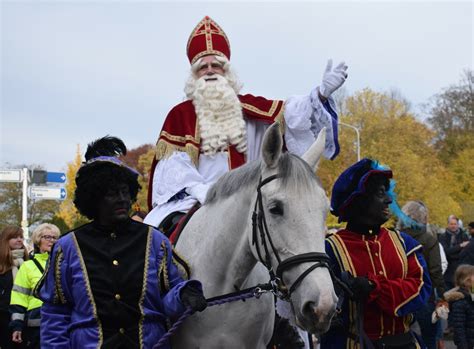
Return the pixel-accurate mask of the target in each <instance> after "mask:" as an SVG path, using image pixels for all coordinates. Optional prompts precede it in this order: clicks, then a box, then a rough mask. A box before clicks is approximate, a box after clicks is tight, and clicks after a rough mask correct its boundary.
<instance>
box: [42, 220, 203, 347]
mask: <svg viewBox="0 0 474 349" xmlns="http://www.w3.org/2000/svg"><path fill="white" fill-rule="evenodd" d="M127 224H128V225H127V227H126V234H130V232H132V233H133V237H132V239H133V238H134V237H136V236H137V234H138V235H139V236H140V237H139V239H140V240H141V241H142V243H143V246H146V247H145V249H144V251H143V254H142V252H140V255H141V256H143V257H145V258H144V263H143V258H142V263H143V267H142V266H140V268H141V270H143V272H142V273H141V270H140V272H138V273H137V272H136V270H135V271H134V272H133V273H134V275H137V274H138V277H139V278H140V280H142V283H141V284H140V282H139V283H138V285H135V286H133V285H132V286H133V287H136V289H137V290H138V292H137V297H136V299H137V300H138V304H136V302H134V301H133V302H132V303H134V304H133V305H134V307H135V309H131V308H132V307H130V306H129V304H127V303H126V297H127V295H128V294H127V293H123V294H122V296H120V294H115V297H114V292H115V291H114V290H113V289H111V290H107V289H105V290H102V289H101V290H100V292H99V291H97V289H99V287H98V285H99V286H100V285H101V284H100V277H101V276H103V279H112V280H115V281H114V283H111V284H106V283H105V284H102V285H116V284H117V282H119V283H121V284H120V286H118V287H125V286H126V285H127V284H130V281H127V280H129V277H128V276H129V275H130V274H127V273H129V270H130V268H129V269H127V267H128V266H126V265H125V266H122V265H123V264H125V263H122V260H121V261H120V263H121V264H120V267H121V268H124V269H123V271H120V272H119V274H118V278H119V279H118V281H117V279H114V276H113V275H112V276H111V275H109V274H110V273H108V272H104V271H103V270H108V269H100V270H101V271H97V269H96V270H92V268H91V267H92V266H93V267H94V268H95V267H96V265H97V266H98V267H100V268H103V267H104V265H105V266H106V267H107V268H108V267H109V263H108V262H107V259H106V258H114V257H113V251H114V250H113V248H114V245H113V243H116V244H120V241H121V240H120V239H119V238H117V237H116V235H115V233H113V232H112V233H111V234H110V231H107V232H105V230H104V231H103V232H102V233H104V234H106V235H103V237H101V235H100V234H102V233H101V232H100V230H99V229H97V227H95V226H94V223H91V224H88V225H85V226H82V227H80V228H78V229H77V230H75V231H72V232H71V233H69V234H67V235H65V236H63V237H62V238H61V239H59V241H58V242H57V243H56V244H55V246H54V249H53V251H52V253H51V259H50V262H49V265H48V269H47V272H46V273H45V277H44V280H43V284H42V286H41V289H40V290H39V295H40V298H41V299H42V300H43V301H44V305H43V307H42V309H41V317H42V320H41V321H42V324H41V347H44V348H56V349H57V348H81V349H82V348H135V347H137V348H152V347H153V345H154V344H155V343H156V342H157V341H158V340H159V339H160V338H161V337H162V336H163V334H164V333H165V332H166V322H167V319H170V320H174V319H176V318H177V317H179V315H180V314H181V313H182V312H184V310H185V308H184V306H183V304H182V302H181V300H180V290H181V289H182V288H183V286H185V285H186V284H188V283H195V284H196V286H197V287H198V288H200V287H201V285H200V283H199V282H198V281H195V280H192V281H183V279H182V277H181V276H180V272H179V271H178V267H180V265H179V264H178V263H176V261H175V259H174V258H173V252H172V248H171V245H170V243H169V241H168V240H167V239H166V238H165V237H164V235H163V234H161V233H160V232H159V231H157V230H156V229H154V228H152V227H149V226H146V225H144V224H140V223H135V222H131V221H129V222H128V223H127ZM88 234H89V235H88ZM109 235H110V236H111V237H112V239H113V241H112V240H111V241H112V242H111V241H109V240H105V239H106V238H108V237H109ZM96 236H99V237H100V238H102V239H104V245H103V246H107V248H103V247H101V246H99V247H100V248H102V250H101V251H104V253H103V256H98V257H97V256H96V254H95V255H94V258H97V259H98V260H99V262H98V263H97V264H94V265H93V264H92V263H91V262H89V264H88V260H87V258H86V254H85V252H87V250H86V247H87V245H85V244H82V243H81V241H91V240H92V239H93V237H96ZM129 238H130V235H128V236H127V237H126V239H127V240H126V241H128V240H129ZM81 239H82V240H81ZM84 239H88V240H84ZM145 240H146V241H145ZM95 241H98V240H94V243H96V242H95ZM87 248H89V247H87ZM81 250H83V251H81ZM111 251H112V252H111ZM122 252H123V253H127V254H129V253H134V251H133V250H132V251H130V250H125V251H122ZM95 253H97V252H95ZM89 254H90V251H89ZM100 258H102V259H100ZM133 260H136V258H133ZM89 261H90V260H89ZM104 261H105V262H104ZM100 263H102V264H100ZM118 265H119V263H118V261H117V260H115V259H114V260H113V261H112V260H110V267H111V268H114V267H115V266H118ZM88 268H90V269H91V270H88ZM117 270H120V269H119V268H118V267H117ZM91 272H92V273H91ZM113 273H114V272H112V274H113ZM94 278H95V279H94ZM98 279H99V280H98ZM132 283H133V282H132ZM124 285H125V286H124ZM132 286H131V287H132ZM108 291H110V294H108V293H107V292H108ZM101 298H105V301H104V300H101ZM99 300H100V301H101V303H99ZM107 302H108V303H107ZM98 304H99V305H100V304H101V305H100V306H99V307H98V306H97V305H98ZM104 305H107V307H105V311H104ZM109 306H110V307H109ZM115 309H118V310H117V314H118V316H117V318H116V319H115V317H114V315H111V316H109V317H107V314H110V312H112V313H113V312H114V311H115ZM129 309H131V310H129ZM128 312H130V316H129V313H128ZM134 316H135V317H134ZM124 317H125V323H126V322H127V320H126V319H127V318H129V319H130V318H132V319H135V318H136V319H137V320H138V321H135V322H133V321H134V320H133V321H132V323H133V326H128V327H127V326H124V327H119V326H121V324H120V321H122V320H121V319H123V318H124ZM130 322H131V321H130V320H128V324H130ZM128 333H132V334H131V335H129V336H128V337H127V335H128Z"/></svg>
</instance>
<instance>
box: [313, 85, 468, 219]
mask: <svg viewBox="0 0 474 349" xmlns="http://www.w3.org/2000/svg"><path fill="white" fill-rule="evenodd" d="M345 108H346V113H345V114H343V115H341V121H342V122H345V123H348V124H351V125H353V126H355V127H357V128H358V129H359V130H360V134H361V145H360V147H361V156H362V157H369V158H373V159H377V160H379V161H380V162H381V163H382V164H385V165H388V166H389V167H390V168H391V169H392V171H393V173H394V178H395V180H396V182H397V186H396V193H397V194H398V202H399V204H400V205H403V204H404V203H405V202H406V201H408V200H422V201H423V202H425V203H426V204H427V206H428V207H429V209H430V220H431V222H432V223H437V224H443V225H444V224H445V219H446V217H447V215H449V214H452V213H454V214H460V213H461V212H462V210H461V207H460V205H459V203H458V202H457V200H456V199H455V197H454V190H453V187H452V183H453V180H454V179H453V176H452V174H451V173H450V172H449V171H447V170H446V168H445V167H444V165H443V163H442V162H441V161H440V160H439V159H438V157H437V152H436V149H435V148H434V146H433V142H432V140H433V138H434V137H435V133H434V132H433V131H432V130H430V129H429V128H428V127H427V126H426V125H425V124H423V123H422V122H420V121H418V119H417V118H416V117H415V115H413V114H412V113H411V112H410V110H409V105H408V104H407V103H406V102H405V101H404V100H403V99H402V98H398V97H397V96H396V95H394V94H393V93H377V92H374V91H372V90H370V89H365V90H362V91H360V92H357V93H355V94H354V95H353V96H350V97H348V98H347V99H346V102H345ZM351 131H352V130H350V129H348V128H347V129H346V128H344V127H341V128H340V144H341V153H340V155H339V156H338V157H337V158H336V159H335V160H334V161H331V162H330V161H324V162H323V163H322V166H321V169H320V171H319V175H320V177H321V179H322V181H323V183H324V187H325V188H327V189H330V188H331V187H332V185H333V184H334V182H335V180H336V178H337V177H338V175H339V174H340V173H342V171H343V170H344V169H346V168H347V167H348V166H350V165H351V164H352V163H354V162H355V161H356V155H355V150H354V139H355V134H354V132H353V131H352V132H351ZM330 222H331V220H330ZM332 222H333V223H334V219H332Z"/></svg>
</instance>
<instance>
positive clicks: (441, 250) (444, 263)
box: [439, 244, 448, 274]
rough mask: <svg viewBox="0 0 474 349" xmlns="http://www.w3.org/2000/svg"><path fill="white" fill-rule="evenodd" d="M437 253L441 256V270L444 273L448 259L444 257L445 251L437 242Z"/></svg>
mask: <svg viewBox="0 0 474 349" xmlns="http://www.w3.org/2000/svg"><path fill="white" fill-rule="evenodd" d="M439 254H440V257H441V271H442V273H443V274H444V272H445V271H446V269H448V259H447V258H446V253H445V252H444V248H443V245H441V244H439Z"/></svg>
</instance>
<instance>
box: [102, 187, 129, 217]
mask: <svg viewBox="0 0 474 349" xmlns="http://www.w3.org/2000/svg"><path fill="white" fill-rule="evenodd" d="M131 205H132V199H131V196H130V189H129V188H128V186H127V185H126V184H124V183H122V184H119V185H118V186H117V187H115V188H111V189H109V190H108V191H107V193H106V194H105V195H104V197H103V198H102V199H101V200H100V201H99V203H98V206H97V218H96V220H97V222H98V223H99V224H100V225H104V226H113V225H117V224H119V223H121V222H124V221H126V220H127V219H128V213H129V211H130V208H131Z"/></svg>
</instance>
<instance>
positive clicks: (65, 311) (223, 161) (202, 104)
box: [0, 17, 474, 349]
mask: <svg viewBox="0 0 474 349" xmlns="http://www.w3.org/2000/svg"><path fill="white" fill-rule="evenodd" d="M187 54H188V58H189V61H190V64H191V73H190V77H189V80H188V82H187V83H186V87H185V92H186V95H187V97H188V99H187V100H186V101H185V102H183V103H181V104H179V105H177V106H176V107H174V108H173V109H172V110H171V111H170V113H169V115H168V116H167V118H166V120H165V122H164V125H163V128H162V131H161V132H160V135H159V138H158V141H157V145H156V156H155V158H154V160H153V163H152V165H151V171H150V182H149V187H148V194H149V195H148V199H149V213H148V214H145V213H144V212H142V211H136V212H133V214H130V212H131V208H132V204H133V202H134V201H135V200H136V197H137V193H138V191H139V189H140V186H139V183H138V177H139V173H138V172H137V171H136V170H135V169H133V168H131V167H129V166H127V165H126V164H125V163H124V162H122V161H121V160H120V159H119V157H120V156H122V155H125V154H126V147H125V144H124V143H123V142H122V141H121V140H120V139H118V138H115V137H104V138H101V139H98V140H96V141H94V142H92V143H90V144H89V146H88V148H87V152H86V154H85V160H86V161H85V162H84V163H83V165H82V166H81V168H80V169H79V171H78V173H77V175H76V178H75V179H74V180H75V182H76V190H75V195H74V204H75V206H76V208H77V209H78V210H79V212H80V213H81V214H82V215H84V216H85V217H87V218H88V219H89V220H90V223H88V224H86V225H83V226H81V227H77V228H75V229H74V230H72V231H70V232H63V234H61V233H60V231H59V229H58V228H57V227H56V226H54V225H52V224H49V223H44V224H40V225H39V226H38V227H37V228H36V229H35V230H34V232H33V234H32V236H31V242H32V245H33V246H32V249H30V248H29V246H27V245H25V242H24V236H23V231H22V229H21V228H19V227H16V226H6V227H4V228H3V230H2V231H1V235H0V326H1V328H0V349H5V348H40V347H42V348H88V347H100V348H105V349H108V348H127V349H129V348H152V347H153V345H154V344H155V343H156V342H158V341H159V340H160V338H162V336H163V335H164V333H165V332H166V330H167V329H168V328H169V326H170V324H171V323H173V321H175V320H176V319H178V318H179V316H180V315H182V314H183V313H184V312H185V311H186V309H188V310H189V311H191V312H195V311H203V310H204V309H205V308H206V306H207V302H206V298H205V297H204V293H205V290H203V289H202V285H201V283H200V282H199V281H198V280H193V279H192V278H191V279H188V278H187V277H184V276H183V273H182V272H181V271H182V270H183V269H185V268H183V260H185V257H186V256H184V259H183V258H182V257H180V256H178V255H177V253H176V251H174V249H173V247H172V244H171V243H170V240H169V237H173V233H174V232H175V230H176V228H177V227H180V226H182V225H183V224H184V223H185V221H186V220H187V219H188V218H189V217H188V216H187V213H188V212H190V211H191V212H193V211H195V210H197V209H198V207H199V206H200V205H202V204H205V200H206V194H207V191H208V190H209V188H210V187H211V186H212V185H213V184H214V183H215V182H216V181H217V180H218V178H219V177H221V176H222V175H224V174H225V173H227V172H228V171H230V170H232V169H236V168H238V167H239V166H241V165H243V164H246V163H250V162H252V161H254V160H256V159H257V158H258V157H259V156H260V153H261V142H262V137H263V134H264V133H265V131H266V130H267V128H268V127H269V126H270V125H271V124H273V123H275V122H278V123H279V124H280V127H281V129H282V131H283V134H284V150H286V151H289V152H292V153H294V154H296V155H302V154H303V153H304V152H305V151H306V149H307V148H308V147H309V146H311V144H312V143H313V142H314V140H315V137H316V136H317V135H318V133H319V132H320V131H321V130H325V132H326V145H325V150H324V155H325V157H326V158H328V159H333V158H334V157H335V156H337V154H338V152H339V145H338V142H337V112H336V104H335V103H334V100H333V99H332V96H331V95H332V94H333V92H335V91H336V90H337V89H338V88H340V87H341V86H342V85H343V83H344V82H345V80H346V78H347V66H346V65H345V64H344V63H340V64H339V65H337V66H336V67H335V68H333V67H332V61H330V62H328V65H327V67H326V69H325V72H324V75H323V78H322V81H321V83H320V84H319V85H318V86H315V87H314V88H313V89H312V90H311V91H310V92H309V93H308V94H307V95H305V96H298V97H290V98H288V99H287V100H286V101H280V100H267V99H265V98H263V97H256V96H253V95H250V94H247V95H240V94H239V91H240V88H241V84H240V82H239V81H238V78H237V75H236V73H235V72H234V71H233V69H232V68H231V65H230V44H229V41H228V38H227V36H226V35H225V33H224V31H223V30H222V29H221V28H220V27H219V26H218V25H217V23H216V22H214V21H213V20H212V19H211V18H209V17H205V18H204V19H203V20H202V21H200V22H199V23H198V25H197V26H196V28H195V29H194V30H193V31H192V33H191V36H190V38H189V40H188V45H187ZM392 176H393V173H392V171H391V170H390V169H389V168H388V167H387V166H383V165H381V164H380V163H379V162H378V161H376V160H374V159H368V158H365V159H362V160H361V161H359V162H357V163H355V164H353V165H351V166H350V167H348V168H347V169H346V170H345V171H344V172H343V173H342V174H341V175H340V176H339V177H338V179H337V180H336V182H335V184H334V187H333V188H332V197H331V213H332V214H333V215H335V216H336V217H338V219H339V222H340V223H345V227H344V228H343V229H341V230H339V231H337V232H335V233H332V234H329V235H328V236H327V239H326V253H327V255H328V257H329V259H328V260H330V263H331V269H332V271H333V273H334V275H335V276H336V277H337V279H338V280H340V281H341V284H339V286H338V285H336V289H338V290H337V291H338V297H339V298H340V312H339V313H338V315H337V316H336V317H335V318H333V321H332V325H331V328H330V329H329V331H328V332H327V333H326V334H323V335H322V336H321V337H320V338H319V341H318V342H319V343H318V344H317V345H319V346H320V348H321V349H328V348H331V349H332V348H334V349H339V348H369V349H370V348H386V349H393V348H405V349H410V348H413V349H415V348H429V349H439V348H442V345H443V335H444V332H446V331H451V333H452V335H453V339H454V342H455V344H456V345H457V347H458V348H460V349H472V348H474V222H471V223H469V224H468V226H467V227H468V233H467V232H466V231H465V230H464V229H463V228H462V226H461V225H460V220H459V219H458V218H457V217H455V216H450V217H449V218H448V221H447V228H446V230H445V231H444V232H443V233H441V234H439V233H438V232H437V231H436V229H434V228H433V226H432V225H430V224H429V219H428V217H429V216H428V213H429V212H428V207H427V206H426V205H425V204H424V203H423V202H421V201H416V200H414V201H409V202H407V203H406V204H405V205H404V206H403V207H402V208H401V209H400V208H399V207H398V204H397V203H396V200H395V195H394V185H393V181H392ZM391 213H394V214H395V215H396V217H397V226H396V229H388V228H386V227H385V225H384V224H386V222H387V221H388V220H389V218H390V216H391ZM308 252H311V251H308ZM341 285H346V287H343V286H341ZM445 320H447V321H446V322H444V321H445ZM415 321H416V323H418V325H419V329H420V331H415V330H413V324H414V323H415ZM277 328H278V331H280V332H288V333H291V338H293V339H294V340H291V341H290V342H291V343H286V344H285V345H283V344H281V343H271V344H270V346H269V347H270V348H299V347H303V346H307V347H311V346H312V345H313V344H312V343H310V342H308V341H306V343H304V341H303V340H302V338H299V336H298V335H297V332H295V331H293V330H292V329H291V325H290V324H289V323H286V325H284V326H282V325H281V324H280V325H278V326H277ZM274 337H278V336H274ZM164 347H165V348H166V347H170V343H169V341H166V342H165V344H164Z"/></svg>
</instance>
